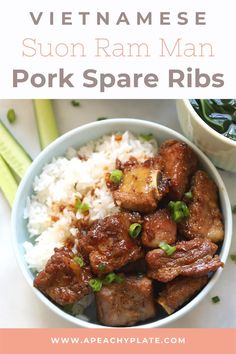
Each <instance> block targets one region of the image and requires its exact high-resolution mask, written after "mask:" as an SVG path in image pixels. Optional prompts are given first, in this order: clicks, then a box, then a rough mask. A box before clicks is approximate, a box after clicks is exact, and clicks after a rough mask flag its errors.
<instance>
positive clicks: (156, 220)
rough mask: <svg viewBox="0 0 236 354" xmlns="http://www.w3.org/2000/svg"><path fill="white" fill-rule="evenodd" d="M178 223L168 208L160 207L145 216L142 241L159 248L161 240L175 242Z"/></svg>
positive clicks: (146, 244)
mask: <svg viewBox="0 0 236 354" xmlns="http://www.w3.org/2000/svg"><path fill="white" fill-rule="evenodd" d="M176 229H177V227H176V223H175V222H174V221H173V220H172V219H171V216H170V213H169V211H168V210H166V209H159V210H158V211H156V212H155V213H154V214H150V215H147V216H145V218H144V223H143V232H142V243H143V244H144V245H145V246H146V247H150V248H157V247H158V246H159V244H160V242H162V241H163V242H166V243H168V244H173V243H175V241H176Z"/></svg>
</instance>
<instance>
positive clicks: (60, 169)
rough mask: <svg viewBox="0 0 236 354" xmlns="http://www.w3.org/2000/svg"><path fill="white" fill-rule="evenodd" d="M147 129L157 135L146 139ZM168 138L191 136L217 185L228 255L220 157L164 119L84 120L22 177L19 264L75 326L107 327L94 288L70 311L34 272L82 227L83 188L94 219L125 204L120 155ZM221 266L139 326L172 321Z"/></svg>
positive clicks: (139, 155) (15, 219) (141, 156)
mask: <svg viewBox="0 0 236 354" xmlns="http://www.w3.org/2000/svg"><path fill="white" fill-rule="evenodd" d="M150 134H151V135H150ZM145 136H149V137H150V136H151V138H149V139H143V138H142V137H145ZM169 139H176V140H180V141H182V142H185V143H186V144H188V145H189V146H190V148H191V149H192V150H193V151H194V152H195V154H196V155H197V157H198V159H199V162H200V165H201V168H202V169H203V170H204V171H206V172H207V173H208V175H209V176H210V177H211V178H212V180H213V181H214V182H215V183H216V185H217V186H218V189H219V200H220V207H221V211H222V214H223V221H224V233H225V238H224V241H223V243H222V246H221V248H220V254H219V256H220V259H221V261H222V262H225V261H226V259H227V256H228V253H229V247H230V242H231V236H232V213H231V206H230V202H229V198H228V194H227V191H226V188H225V186H224V183H223V181H222V179H221V177H220V175H219V173H218V172H217V170H216V168H215V167H214V165H213V164H212V163H211V162H210V160H209V159H208V158H207V157H206V156H205V155H204V154H203V153H202V152H201V151H200V150H199V149H198V148H197V147H196V146H195V145H194V144H192V143H191V142H190V141H188V140H187V139H186V138H185V137H184V136H182V135H181V134H179V133H177V132H175V131H173V130H171V129H169V128H167V127H165V126H162V125H159V124H156V123H153V122H148V121H144V120H138V119H126V118H116V119H109V120H104V121H99V122H94V123H90V124H87V125H84V126H81V127H78V128H76V129H74V130H72V131H70V132H68V133H66V134H64V135H63V136H61V137H59V138H58V139H57V140H56V141H54V142H53V143H52V144H50V145H49V146H48V147H47V148H46V149H44V150H43V151H42V152H41V153H40V154H39V155H38V156H37V158H36V159H35V160H34V161H33V163H32V165H31V166H30V168H29V170H28V171H27V173H26V176H25V177H24V178H23V180H22V182H21V184H20V186H19V189H18V191H17V195H16V199H15V203H14V207H13V212H12V235H13V245H14V250H15V254H16V257H17V261H18V264H19V266H20V268H21V271H22V273H23V274H24V277H25V278H26V280H27V282H28V283H29V285H30V287H31V288H32V290H33V291H34V293H35V294H36V296H37V297H38V298H39V299H40V300H41V301H42V302H43V303H44V304H45V306H47V308H48V309H49V310H52V311H53V312H54V313H56V314H57V315H58V316H60V317H62V318H63V319H65V320H67V321H69V322H71V323H72V324H74V325H75V326H78V327H85V328H99V327H104V326H102V325H101V324H100V323H99V322H98V321H97V318H96V310H95V305H94V295H93V294H89V295H87V296H85V297H84V298H83V299H82V300H81V301H79V302H78V303H77V304H75V305H74V306H73V308H72V309H70V311H69V312H68V311H65V309H63V308H62V307H61V306H57V305H56V304H55V303H54V302H52V301H51V300H50V299H49V298H47V297H46V296H45V295H43V294H42V293H41V292H40V291H39V290H38V289H36V288H35V287H33V281H34V278H35V274H37V273H38V272H40V271H42V270H43V269H44V267H45V265H46V264H47V262H48V260H49V259H50V257H51V256H52V254H53V252H54V249H55V248H61V247H63V246H64V245H65V242H66V240H67V239H68V237H74V236H76V234H77V231H78V230H77V229H76V226H75V225H76V224H75V222H74V221H75V220H80V219H81V218H82V217H83V213H82V212H81V210H77V211H76V212H75V211H74V210H72V209H71V205H74V203H75V198H78V197H79V198H80V197H81V195H83V205H85V206H86V205H89V206H90V209H89V218H90V221H91V222H93V221H96V220H97V219H102V218H105V217H107V216H109V215H113V214H115V213H117V212H119V207H118V206H117V205H116V204H115V203H114V201H113V198H112V194H111V192H110V190H109V189H108V188H107V185H106V180H105V175H106V173H107V172H108V171H112V170H114V169H115V164H116V160H117V159H119V160H120V161H121V163H124V162H125V161H128V160H129V158H130V156H132V157H134V158H136V159H138V160H139V161H145V160H147V159H148V158H152V157H153V156H155V155H156V154H157V153H158V149H159V146H160V144H161V143H162V142H164V141H166V140H169ZM62 206H63V207H62ZM221 273H222V268H220V269H218V270H217V271H216V272H215V273H214V275H213V276H212V277H211V279H210V280H209V282H208V283H207V285H206V286H205V287H204V288H203V289H202V290H201V291H200V292H199V293H198V294H197V295H196V296H195V297H194V298H193V299H192V300H191V301H190V302H188V303H187V304H186V305H185V306H183V307H182V308H180V309H179V310H178V311H176V312H174V313H173V314H171V315H170V316H167V317H165V316H164V317H163V316H162V317H160V318H154V319H151V320H150V321H147V322H145V323H143V324H138V325H136V327H142V328H155V327H161V326H168V325H169V324H170V323H171V322H172V321H175V320H177V319H178V318H180V317H182V316H183V315H185V314H186V313H188V312H189V311H190V310H191V309H192V308H193V307H194V306H196V305H197V304H198V303H199V302H200V301H201V300H202V299H203V298H204V297H205V296H206V294H207V293H208V292H209V291H210V290H211V289H212V287H213V286H214V284H215V283H216V282H217V280H218V279H219V276H220V275H221ZM49 315H50V314H49Z"/></svg>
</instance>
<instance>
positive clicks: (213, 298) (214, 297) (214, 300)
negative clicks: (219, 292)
mask: <svg viewBox="0 0 236 354" xmlns="http://www.w3.org/2000/svg"><path fill="white" fill-rule="evenodd" d="M211 301H212V302H213V304H216V303H217V302H220V298H219V296H213V297H212V298H211Z"/></svg>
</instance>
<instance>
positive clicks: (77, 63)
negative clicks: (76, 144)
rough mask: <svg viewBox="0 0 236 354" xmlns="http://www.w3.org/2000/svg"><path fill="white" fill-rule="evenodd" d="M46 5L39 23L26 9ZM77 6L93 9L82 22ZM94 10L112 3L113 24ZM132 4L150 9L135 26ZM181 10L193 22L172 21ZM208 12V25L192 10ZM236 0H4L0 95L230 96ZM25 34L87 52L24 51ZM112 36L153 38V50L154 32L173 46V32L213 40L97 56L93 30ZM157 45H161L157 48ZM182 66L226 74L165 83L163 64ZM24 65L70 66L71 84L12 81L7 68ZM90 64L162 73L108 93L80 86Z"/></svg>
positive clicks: (32, 68)
mask: <svg viewBox="0 0 236 354" xmlns="http://www.w3.org/2000/svg"><path fill="white" fill-rule="evenodd" d="M29 11H34V12H35V13H37V12H39V11H44V13H45V14H44V15H43V17H42V22H40V24H39V25H38V26H34V25H33V24H32V20H31V19H30V16H29V14H28V12H29ZM49 11H54V12H55V15H56V24H55V25H54V26H50V25H49V24H48V22H47V21H46V20H45V19H46V18H47V17H46V18H45V17H44V16H47V14H48V12H49ZM62 11H72V12H73V13H74V16H73V18H74V22H73V26H61V25H60V24H59V17H58V16H60V14H61V12H62ZM78 11H90V12H91V14H92V16H91V18H90V21H89V23H88V25H87V26H82V25H81V24H80V22H79V20H78V17H77V15H76V14H77V12H78ZM96 11H101V12H105V11H110V12H111V19H112V23H113V24H111V25H110V26H99V27H98V26H96V24H95V16H94V13H95V12H96ZM121 11H125V12H126V13H127V15H128V16H129V15H130V16H129V20H130V22H131V24H130V26H127V25H125V24H124V25H120V26H116V25H115V24H114V22H115V21H116V20H117V18H118V15H119V14H120V12H121ZM137 11H140V12H142V13H143V14H144V15H145V14H146V13H147V12H149V11H152V12H153V21H154V24H153V26H147V25H142V26H137V25H136V24H134V22H133V21H134V19H135V14H136V12H137ZM160 11H170V12H171V21H172V24H171V26H160V25H159V13H160ZM180 11H186V12H188V13H189V20H190V23H189V24H188V25H186V26H178V25H176V14H177V13H178V12H180ZM196 11H205V12H206V13H207V15H206V20H207V25H206V26H196V25H194V24H193V18H194V12H196ZM234 23H235V1H234V0H224V1H223V2H221V1H214V2H213V1H205V0H198V1H194V0H178V1H174V0H165V1H158V2H157V1H156V0H145V1H140V0H136V1H133V0H120V1H110V0H100V1H99V2H97V1H94V0H86V1H83V2H82V1H77V0H67V1H66V2H59V1H56V0H51V1H48V0H40V1H32V0H21V1H15V0H8V1H5V2H2V5H0V31H1V36H0V53H1V57H0V60H1V66H0V97H1V98H31V97H34V98H39V97H41V98H44V97H48V98H71V97H74V98H76V97H78V94H79V97H81V98H182V97H188V98H190V97H199V98H203V97H205V98H206V97H210V96H211V97H212V98H213V97H214V98H215V97H217V96H218V97H221V98H229V97H231V96H234V92H235V81H236V80H235V79H236V77H235V76H236V75H235V56H236V51H235V44H234V43H235V30H234ZM26 37H30V38H35V39H36V40H37V41H40V42H43V43H47V42H53V43H59V42H68V43H70V42H85V43H86V44H87V48H88V51H89V56H88V57H85V58H79V57H78V58H70V57H64V58H60V57H53V58H52V57H48V58H42V57H39V56H36V57H32V58H27V57H22V40H23V39H24V38H26ZM97 37H100V38H102V37H104V38H109V39H110V40H111V42H113V43H114V42H123V43H126V42H148V43H152V49H153V50H152V51H153V52H154V51H155V50H156V48H157V49H158V48H159V45H158V43H159V38H160V37H164V38H165V39H166V41H167V42H168V43H169V45H170V46H173V43H174V42H175V40H176V39H177V38H182V39H183V42H194V43H199V42H201V43H204V42H211V43H212V44H213V47H214V52H215V57H214V58H210V57H206V58H199V57H196V58H192V57H191V58H187V57H181V58H177V57H167V58H160V57H158V55H155V54H154V55H153V56H152V57H150V58H136V57H134V58H124V57H123V58H114V57H110V58H97V57H95V56H94V50H93V48H94V38H97ZM157 52H158V50H157ZM187 67H192V68H197V67H200V68H201V71H203V72H206V73H209V74H211V75H212V74H213V73H215V72H222V73H224V75H225V86H224V87H223V88H220V89H219V88H211V87H208V88H196V89H194V88H191V89H190V88H168V80H167V72H168V70H169V69H170V68H174V69H182V70H184V71H186V69H187ZM13 68H15V69H27V70H28V71H29V73H31V74H33V73H35V72H41V73H44V74H47V73H55V72H58V69H59V68H65V72H66V73H70V72H74V73H75V87H74V88H67V87H64V88H58V87H54V88H47V87H43V88H33V87H32V86H31V85H30V84H24V85H21V86H19V87H18V88H12V70H13ZM89 68H94V69H97V70H98V72H99V73H100V72H103V73H107V72H112V73H114V74H118V73H122V72H127V73H130V74H132V73H134V72H136V73H144V74H146V73H148V72H154V73H156V74H157V75H158V76H159V79H160V84H159V86H158V87H157V88H145V87H144V86H141V87H140V88H139V89H138V88H116V87H114V88H112V89H108V90H107V91H106V92H105V93H100V92H99V89H98V88H84V87H83V86H82V79H81V76H82V73H83V71H84V70H86V69H89Z"/></svg>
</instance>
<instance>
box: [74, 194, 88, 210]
mask: <svg viewBox="0 0 236 354" xmlns="http://www.w3.org/2000/svg"><path fill="white" fill-rule="evenodd" d="M75 209H76V210H79V211H81V212H82V213H84V212H86V211H88V210H89V209H90V206H89V204H87V203H82V202H81V200H80V199H79V198H78V199H77V200H76V202H75Z"/></svg>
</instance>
